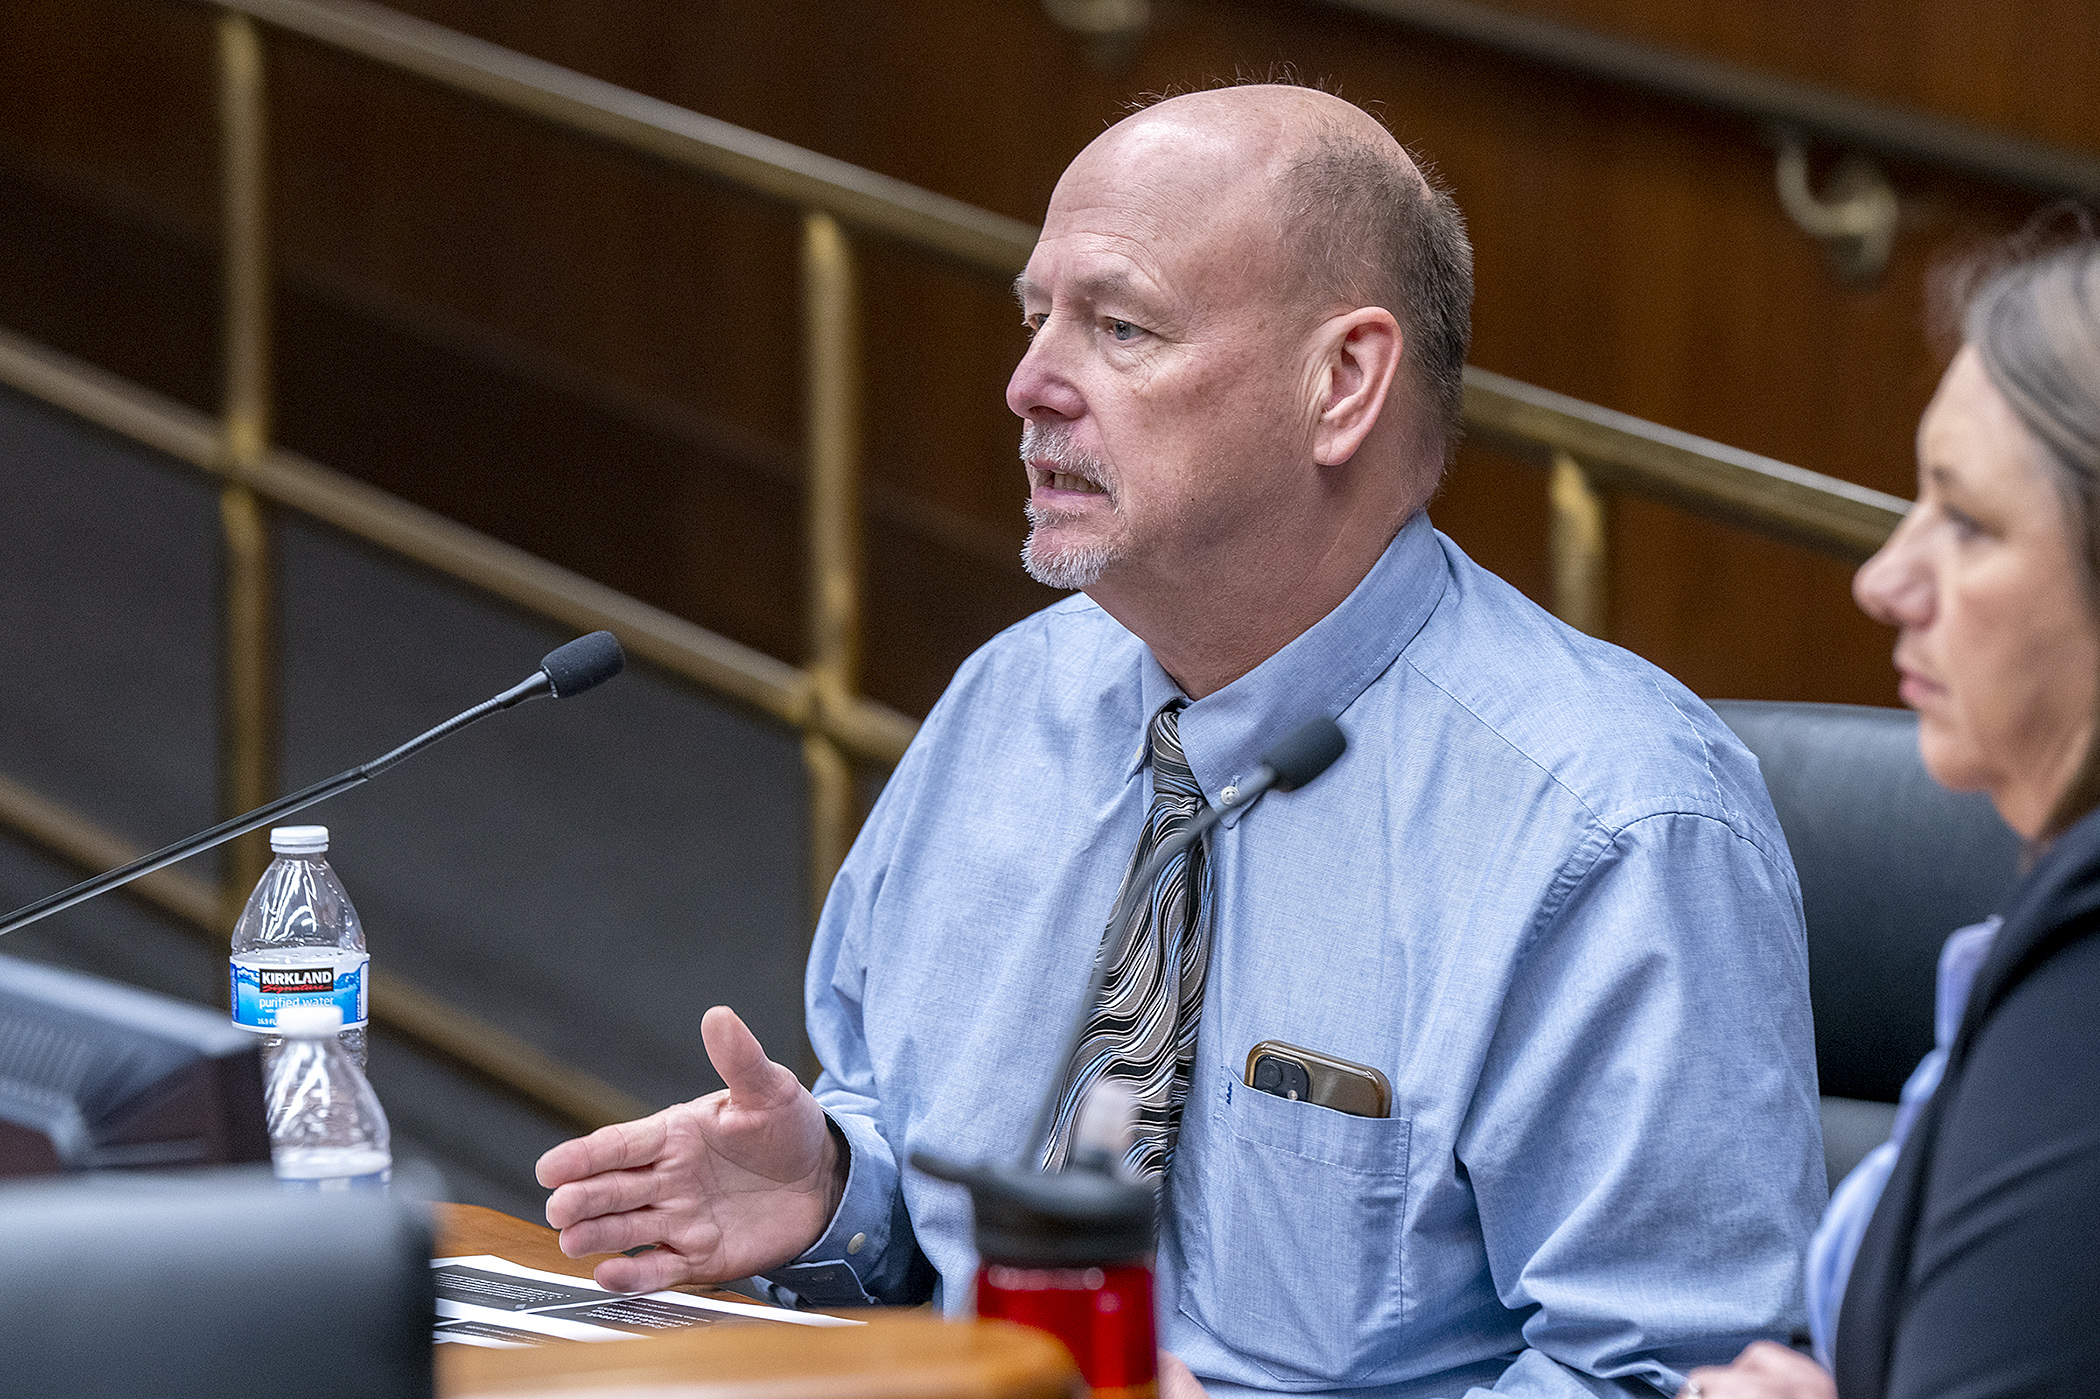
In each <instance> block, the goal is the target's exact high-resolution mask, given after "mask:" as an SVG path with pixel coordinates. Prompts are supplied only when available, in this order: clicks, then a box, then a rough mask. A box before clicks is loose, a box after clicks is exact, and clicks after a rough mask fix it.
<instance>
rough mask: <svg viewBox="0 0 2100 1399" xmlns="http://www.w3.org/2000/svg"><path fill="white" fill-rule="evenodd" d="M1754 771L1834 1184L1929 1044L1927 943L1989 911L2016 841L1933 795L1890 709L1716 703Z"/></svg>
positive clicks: (2010, 867) (2013, 862)
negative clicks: (1810, 1011)
mask: <svg viewBox="0 0 2100 1399" xmlns="http://www.w3.org/2000/svg"><path fill="white" fill-rule="evenodd" d="M1714 709H1715V710H1716V711H1717V712H1718V713H1719V714H1720V716H1721V717H1722V718H1723V719H1725V720H1727V721H1728V724H1729V726H1730V727H1731V728H1733V729H1734V730H1735V731H1736V733H1737V734H1738V735H1739V736H1741V738H1742V740H1743V742H1744V744H1745V745H1746V746H1748V747H1749V749H1750V751H1751V752H1753V753H1755V754H1756V755H1757V760H1758V762H1759V764H1760V765H1762V767H1763V768H1764V776H1765V786H1766V787H1767V788H1769V789H1770V790H1771V793H1772V805H1773V807H1774V808H1775V809H1777V811H1778V813H1779V824H1780V826H1781V827H1782V828H1783V829H1784V830H1785V831H1786V841H1787V846H1788V848H1789V849H1791V850H1792V851H1793V855H1794V868H1795V870H1797V871H1798V872H1799V874H1800V876H1801V905H1802V910H1803V912H1804V913H1805V915H1806V916H1807V919H1808V975H1809V998H1810V1001H1811V1002H1812V1003H1813V1005H1814V1008H1815V1017H1816V1071H1817V1074H1818V1076H1819V1077H1820V1078H1821V1079H1822V1087H1823V1095H1824V1096H1823V1161H1824V1165H1825V1167H1826V1168H1827V1169H1828V1171H1829V1173H1830V1180H1831V1183H1832V1184H1833V1185H1835V1184H1836V1183H1837V1182H1838V1181H1839V1180H1840V1179H1842V1178H1843V1177H1844V1175H1845V1173H1846V1172H1847V1171H1849V1170H1851V1169H1852V1168H1853V1166H1855V1165H1857V1164H1858V1162H1859V1159H1860V1157H1862V1156H1864V1155H1866V1153H1867V1152H1869V1151H1871V1150H1872V1149H1873V1148H1874V1147H1875V1146H1877V1145H1879V1144H1880V1143H1881V1142H1883V1141H1886V1140H1887V1139H1888V1134H1889V1125H1890V1123H1891V1122H1892V1121H1893V1120H1894V1118H1895V1115H1896V1109H1895V1106H1894V1104H1895V1102H1896V1098H1897V1095H1898V1094H1899V1093H1900V1092H1901V1091H1902V1088H1903V1080H1904V1079H1906V1078H1908V1077H1909V1076H1910V1071H1911V1070H1912V1069H1913V1068H1915V1067H1916V1066H1917V1062H1918V1060H1919V1058H1921V1057H1922V1056H1923V1055H1924V1054H1925V1053H1926V1052H1927V1051H1928V1050H1930V1049H1931V1048H1932V1003H1933V985H1934V982H1935V980H1936V977H1937V968H1938V965H1939V955H1940V945H1941V944H1942V943H1944V942H1945V941H1946V940H1947V935H1948V934H1949V933H1951V932H1953V931H1954V930H1955V929H1956V928H1959V927H1961V926H1962V925H1964V924H1967V923H1974V922H1976V921H1977V920H1978V919H1980V918H1983V917H1985V916H1987V915H1989V914H1992V913H1996V912H1998V911H1999V907H1998V905H1999V900H2000V899H2001V898H2002V897H2003V895H2004V894H2005V892H2006V890H2007V889H2008V888H2009V887H2010V886H2011V884H2012V881H2013V878H2014V876H2015V874H2016V873H2017V871H2018V864H2019V854H2020V842H2019V838H2018V837H2017V836H2015V835H2014V834H2013V833H2012V831H2011V830H2009V829H2008V828H2007V827H2006V825H2005V823H2004V822H2003V821H2001V820H1999V819H1998V813H1997V812H1996V811H1995V810H1993V809H1992V807H1991V804H1990V802H1989V801H1988V800H1986V799H1985V798H1984V797H1982V796H1980V795H1976V794H1956V793H1953V792H1949V791H1947V790H1946V789H1945V788H1943V787H1941V786H1940V785H1939V784H1938V783H1936V782H1934V781H1933V780H1932V779H1931V778H1930V777H1928V776H1927V775H1926V773H1925V767H1924V764H1923V763H1922V762H1920V761H1919V759H1918V720H1917V716H1916V715H1915V714H1912V713H1911V712H1910V711H1909V710H1904V709H1873V708H1868V707H1866V706H1862V705H1850V704H1793V703H1766V702H1762V701H1756V700H1720V701H1717V702H1716V703H1715V704H1714Z"/></svg>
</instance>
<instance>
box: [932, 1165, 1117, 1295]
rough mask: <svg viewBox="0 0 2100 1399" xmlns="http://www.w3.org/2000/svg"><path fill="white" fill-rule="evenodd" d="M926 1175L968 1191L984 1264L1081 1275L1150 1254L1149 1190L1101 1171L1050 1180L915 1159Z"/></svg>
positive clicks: (1072, 1173)
mask: <svg viewBox="0 0 2100 1399" xmlns="http://www.w3.org/2000/svg"><path fill="white" fill-rule="evenodd" d="M913 1164H915V1165H917V1166H918V1167H919V1169H920V1170H922V1171H925V1172H926V1173H927V1174H928V1175H934V1176H939V1177H940V1178H942V1179H943V1180H952V1181H957V1182H959V1183H961V1184H963V1185H966V1186H968V1187H969V1189H970V1201H971V1204H972V1206H973V1207H974V1209H975V1212H976V1217H977V1229H976V1234H977V1252H978V1253H979V1254H980V1255H981V1256H982V1257H983V1258H984V1261H985V1262H987V1263H1006V1264H1013V1265H1018V1266H1021V1267H1036V1268H1082V1267H1090V1266H1099V1265H1102V1264H1108V1263H1121V1262H1124V1261H1126V1260H1128V1259H1132V1258H1143V1257H1145V1256H1146V1255H1147V1254H1149V1253H1151V1252H1152V1212H1153V1195H1152V1187H1151V1186H1150V1185H1148V1184H1144V1183H1141V1182H1138V1181H1128V1180H1120V1179H1117V1178H1116V1177H1114V1176H1109V1175H1104V1174H1102V1173H1101V1172H1099V1171H1089V1170H1070V1171H1060V1172H1057V1173H1055V1174H1051V1175H1045V1174H1043V1173H1042V1172H1040V1171H1024V1170H1017V1169H1014V1168H1011V1167H1008V1168H999V1167H991V1166H956V1165H952V1164H950V1163H948V1162H944V1161H935V1160H930V1159H928V1158H927V1157H925V1156H924V1155H920V1156H915V1157H914V1158H913Z"/></svg>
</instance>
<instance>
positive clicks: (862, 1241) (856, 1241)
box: [846, 1234, 868, 1253]
mask: <svg viewBox="0 0 2100 1399" xmlns="http://www.w3.org/2000/svg"><path fill="white" fill-rule="evenodd" d="M867 1242H868V1236H867V1235H866V1234H855V1235H854V1236H853V1237H852V1238H850V1239H848V1240H846V1252H848V1253H859V1252H860V1251H861V1249H862V1247H863V1246H865V1245H866V1244H867Z"/></svg>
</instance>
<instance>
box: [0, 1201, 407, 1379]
mask: <svg viewBox="0 0 2100 1399" xmlns="http://www.w3.org/2000/svg"><path fill="white" fill-rule="evenodd" d="M423 1216H424V1211H423V1210H422V1209H421V1208H419V1207H417V1206H415V1205H412V1204H410V1203H408V1202H406V1201H403V1200H401V1199H398V1198H395V1197H391V1196H388V1195H384V1194H381V1193H379V1192H377V1191H344V1192H340V1193H335V1194H321V1193H317V1192H305V1193H299V1192H292V1191H287V1190H285V1189H283V1188H281V1187H280V1186H278V1185H277V1183H276V1182H275V1181H274V1180H272V1179H271V1177H270V1174H269V1171H268V1169H267V1168H260V1169H245V1170H243V1169H237V1170H233V1171H226V1172H194V1171H193V1172H186V1173H183V1174H182V1175H181V1176H179V1177H177V1176H139V1175H130V1174H127V1175H122V1176H107V1175H105V1176H94V1175H89V1176H76V1177H70V1178H61V1179H47V1180H40V1181H25V1182H22V1183H18V1184H10V1185H7V1186H4V1187H0V1241H4V1242H0V1317H4V1318H5V1322H4V1330H5V1332H6V1336H7V1342H6V1346H5V1352H6V1363H5V1364H4V1365H0V1396H6V1397H7V1399H13V1396H17V1395H20V1396H24V1397H25V1399H26V1396H30V1395H47V1394H66V1395H71V1396H75V1397H76V1399H119V1396H123V1399H135V1396H138V1395H145V1394H151V1395H155V1396H159V1399H191V1396H194V1399H286V1397H287V1396H290V1395H299V1396H302V1399H306V1397H307V1396H313V1399H428V1396H429V1395H430V1394H431V1384H432V1381H431V1358H430V1357H431V1342H430V1326H431V1318H432V1317H433V1315H434V1314H435V1312H436V1307H437V1302H436V1294H435V1292H434V1290H433V1288H432V1285H431V1280H430V1226H429V1222H428V1220H427V1219H426V1218H424V1217H423Z"/></svg>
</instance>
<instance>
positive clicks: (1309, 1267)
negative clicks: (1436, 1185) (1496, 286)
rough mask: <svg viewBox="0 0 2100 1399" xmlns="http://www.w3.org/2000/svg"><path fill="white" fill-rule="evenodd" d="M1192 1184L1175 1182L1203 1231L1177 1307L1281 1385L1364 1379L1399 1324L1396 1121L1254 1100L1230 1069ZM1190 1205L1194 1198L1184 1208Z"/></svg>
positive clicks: (1402, 1124) (1401, 1167)
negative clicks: (1205, 1159) (1201, 1161)
mask: <svg viewBox="0 0 2100 1399" xmlns="http://www.w3.org/2000/svg"><path fill="white" fill-rule="evenodd" d="M1221 1075H1222V1082H1221V1083H1220V1084H1219V1088H1218V1092H1217V1094H1216V1096H1215V1097H1214V1098H1213V1099H1212V1102H1213V1104H1215V1107H1214V1111H1213V1127H1214V1130H1213V1131H1211V1132H1210V1133H1209V1141H1208V1142H1207V1143H1206V1146H1207V1150H1206V1152H1205V1153H1204V1154H1205V1155H1206V1156H1207V1157H1208V1158H1209V1159H1208V1160H1207V1161H1206V1162H1204V1163H1203V1165H1202V1166H1201V1168H1200V1169H1199V1170H1198V1171H1197V1172H1195V1173H1194V1174H1196V1175H1197V1176H1198V1177H1199V1178H1200V1179H1199V1180H1198V1181H1191V1182H1188V1184H1189V1185H1193V1186H1194V1187H1195V1188H1194V1189H1193V1190H1188V1189H1185V1188H1184V1186H1183V1183H1182V1182H1180V1181H1177V1182H1176V1186H1175V1189H1176V1193H1177V1195H1180V1196H1181V1198H1182V1203H1183V1207H1185V1208H1188V1209H1190V1210H1191V1211H1192V1212H1193V1213H1194V1214H1195V1216H1196V1217H1195V1218H1194V1219H1192V1220H1191V1221H1190V1223H1192V1224H1194V1225H1195V1226H1196V1227H1197V1228H1198V1229H1200V1230H1201V1231H1202V1236H1203V1242H1202V1245H1201V1247H1199V1248H1197V1249H1194V1250H1189V1251H1188V1252H1189V1255H1190V1261H1189V1263H1188V1274H1187V1276H1186V1277H1185V1279H1184V1282H1183V1286H1182V1288H1181V1299H1180V1306H1181V1310H1182V1311H1183V1312H1184V1313H1186V1314H1187V1315H1188V1317H1189V1319H1190V1320H1192V1321H1194V1322H1195V1323H1196V1324H1197V1325H1199V1326H1201V1327H1203V1328H1204V1329H1205V1330H1206V1331H1209V1332H1210V1333H1211V1334H1212V1335H1213V1336H1216V1337H1217V1338H1218V1339H1219V1340H1220V1341H1222V1342H1224V1343H1225V1344H1226V1345H1228V1346H1230V1347H1231V1348H1232V1349H1233V1350H1235V1351H1237V1352H1239V1353H1240V1354H1241V1355H1244V1356H1246V1357H1247V1358H1248V1359H1249V1360H1251V1361H1253V1362H1254V1363H1255V1364H1256V1365H1259V1366H1260V1367H1261V1368H1262V1369H1264V1370H1266V1371H1267V1372H1268V1373H1269V1374H1271V1375H1273V1376H1274V1377H1275V1378H1276V1379H1278V1380H1279V1381H1283V1382H1285V1383H1305V1382H1311V1381H1327V1382H1332V1381H1334V1380H1338V1379H1342V1378H1345V1377H1347V1376H1351V1375H1359V1374H1362V1373H1364V1372H1366V1371H1368V1370H1370V1369H1372V1368H1374V1367H1375V1366H1376V1365H1377V1363H1378V1362H1379V1361H1380V1360H1381V1359H1382V1358H1383V1357H1385V1356H1388V1355H1390V1354H1391V1352H1392V1348H1393V1345H1394V1341H1395V1335H1396V1332H1397V1329H1398V1328H1399V1327H1400V1325H1401V1324H1402V1323H1403V1321H1404V1320H1405V1319H1406V1318H1405V1312H1406V1299H1405V1297H1404V1296H1403V1293H1402V1289H1401V1261H1402V1258H1401V1233H1402V1225H1403V1223H1404V1218H1405V1215H1406V1210H1407V1166H1408V1146H1409V1141H1410V1138H1411V1136H1412V1125H1413V1124H1412V1123H1411V1122H1410V1121H1409V1120H1408V1119H1405V1118H1393V1117H1353V1116H1351V1115H1349V1114H1348V1113H1342V1112H1336V1111H1335V1110H1334V1109H1332V1108H1324V1107H1318V1106H1316V1105H1314V1104H1312V1103H1304V1102H1293V1101H1291V1100H1289V1099H1286V1098H1279V1097H1276V1096H1275V1095H1274V1094H1271V1093H1262V1092H1258V1091H1256V1090H1255V1089H1252V1088H1249V1087H1248V1086H1247V1085H1246V1084H1244V1083H1242V1082H1240V1081H1239V1079H1238V1077H1237V1076H1236V1075H1234V1074H1232V1072H1231V1071H1230V1070H1229V1069H1223V1070H1221ZM1190 1195H1193V1196H1195V1197H1196V1198H1194V1199H1190V1198H1188V1197H1189V1196H1190Z"/></svg>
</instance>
